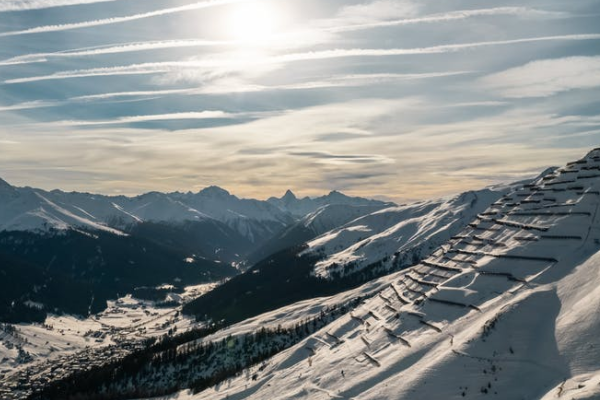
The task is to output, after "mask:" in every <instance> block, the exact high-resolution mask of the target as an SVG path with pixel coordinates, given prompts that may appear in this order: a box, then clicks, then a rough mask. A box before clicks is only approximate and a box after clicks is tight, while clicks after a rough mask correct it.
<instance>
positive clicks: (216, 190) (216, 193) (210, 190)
mask: <svg viewBox="0 0 600 400" xmlns="http://www.w3.org/2000/svg"><path fill="white" fill-rule="evenodd" d="M198 194H201V195H204V196H209V197H229V196H231V194H230V193H229V192H228V191H227V190H225V189H223V188H220V187H218V186H214V185H213V186H209V187H206V188H204V189H202V190H201V191H199V192H198Z"/></svg>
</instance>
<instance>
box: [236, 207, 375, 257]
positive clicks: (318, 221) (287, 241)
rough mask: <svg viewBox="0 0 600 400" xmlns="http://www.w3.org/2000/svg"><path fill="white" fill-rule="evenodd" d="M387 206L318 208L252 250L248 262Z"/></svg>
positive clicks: (304, 241)
mask: <svg viewBox="0 0 600 400" xmlns="http://www.w3.org/2000/svg"><path fill="white" fill-rule="evenodd" d="M386 206H387V205H384V204H379V205H370V206H352V205H344V204H328V205H325V206H322V207H319V208H318V209H317V210H315V211H313V212H311V213H309V214H307V215H306V216H304V217H303V218H301V219H300V220H299V221H298V222H296V223H294V224H292V225H290V226H288V227H287V228H285V229H283V230H282V231H281V232H279V233H277V234H276V235H275V236H273V237H272V238H271V239H269V240H268V241H267V242H266V243H265V244H263V245H262V246H261V247H259V248H258V249H257V250H255V251H254V252H252V253H251V254H250V255H249V256H248V263H250V264H253V263H255V262H258V261H260V260H262V259H263V258H265V257H267V256H269V255H271V254H274V253H276V252H278V251H281V250H284V249H287V248H290V247H294V246H299V245H301V244H303V243H306V242H308V241H310V240H311V239H314V238H315V237H317V236H319V235H320V234H322V233H325V232H327V231H329V230H331V229H334V228H336V227H339V226H341V225H344V224H346V223H348V222H350V221H352V220H355V219H356V218H359V217H361V216H363V215H366V214H370V213H372V212H374V211H377V210H380V209H382V208H384V207H386Z"/></svg>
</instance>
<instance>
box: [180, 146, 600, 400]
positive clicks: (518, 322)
mask: <svg viewBox="0 0 600 400" xmlns="http://www.w3.org/2000/svg"><path fill="white" fill-rule="evenodd" d="M599 208H600V150H594V151H592V152H591V153H589V154H588V155H587V157H585V158H584V159H582V160H579V161H577V162H575V163H571V164H569V165H568V166H567V167H565V168H562V169H560V170H558V171H556V172H555V173H554V174H551V175H548V176H546V177H543V178H541V179H539V180H538V181H537V182H536V184H535V185H525V187H521V188H520V189H518V190H516V191H513V192H511V193H510V194H509V195H507V196H504V197H503V198H502V199H501V200H499V201H497V202H495V203H494V204H493V205H492V206H491V207H490V208H488V209H487V210H486V211H485V212H482V213H480V215H479V216H478V217H477V218H476V219H475V221H474V222H473V223H472V224H470V225H469V227H468V228H466V229H464V230H463V231H462V232H460V233H459V234H457V235H455V236H454V237H453V238H451V239H450V240H449V241H448V242H447V243H446V244H444V245H442V246H441V247H440V248H439V249H438V250H436V251H435V252H434V253H433V255H432V256H431V257H429V258H428V259H426V260H424V261H423V262H421V263H420V264H417V265H415V266H413V267H411V268H409V269H408V270H405V271H401V272H398V273H395V274H392V275H389V276H387V277H386V278H383V280H384V281H385V286H384V287H382V288H380V289H378V290H377V293H376V295H374V296H372V297H371V298H370V299H369V300H367V301H365V302H364V303H362V304H361V305H359V306H358V307H357V308H356V309H354V310H353V311H351V312H350V313H348V314H347V315H345V316H342V317H340V318H339V319H337V320H336V321H334V322H333V323H331V324H330V325H328V326H326V327H324V328H323V329H321V330H320V331H318V332H316V333H315V334H313V335H310V336H309V337H307V338H306V339H304V340H302V341H301V342H300V343H298V344H297V345H295V346H293V347H291V348H289V349H287V350H285V351H283V352H281V353H279V354H277V355H276V356H274V357H273V358H272V359H270V360H269V361H268V362H267V363H266V365H264V366H263V367H261V368H260V370H259V369H258V367H253V368H252V371H251V373H252V374H255V375H254V377H255V379H250V377H249V376H250V375H249V374H242V375H240V376H237V377H235V378H232V379H229V380H228V381H225V382H222V383H221V384H219V385H217V386H214V387H212V388H210V389H207V390H205V391H203V392H200V393H198V394H192V393H190V392H189V391H183V392H181V393H178V394H176V395H173V396H171V397H169V398H170V399H179V400H184V399H185V400H188V399H194V400H199V399H211V400H212V399H240V400H241V399H311V400H320V399H331V398H339V399H441V398H443V399H463V398H477V399H481V398H487V397H488V396H489V397H490V398H498V399H544V400H546V399H554V398H568V399H571V398H585V399H598V398H600V385H599V383H600V313H598V310H599V309H600V252H599V251H600V216H599V215H598V209H599ZM361 225H362V226H367V224H355V225H354V226H361ZM360 229H364V228H360ZM360 229H357V230H356V234H360ZM346 231H347V230H346ZM346 231H345V232H346ZM350 232H352V231H350ZM314 246H316V245H314V244H313V247H314ZM322 301H323V300H322V299H316V300H313V301H312V302H313V304H318V303H319V302H322ZM308 303H310V301H309V302H307V304H308ZM271 315H274V314H273V313H271ZM274 316H276V315H274Z"/></svg>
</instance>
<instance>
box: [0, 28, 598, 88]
mask: <svg viewBox="0 0 600 400" xmlns="http://www.w3.org/2000/svg"><path fill="white" fill-rule="evenodd" d="M599 39H600V34H578V35H559V36H540V37H530V38H520V39H510V40H497V41H485V42H472V43H460V44H447V45H439V46H430V47H420V48H412V49H334V50H322V51H313V52H305V53H291V54H284V55H279V56H272V57H265V58H256V59H253V60H247V62H246V63H245V64H240V63H237V62H236V59H235V58H233V59H205V60H197V61H169V62H158V63H144V64H134V65H125V66H115V67H105V68H92V69H85V70H74V71H61V72H57V73H54V74H51V75H39V76H30V77H24V78H15V79H7V80H5V81H4V82H3V83H4V84H17V83H26V82H36V81H43V80H57V79H71V78H82V77H91V76H110V75H140V74H157V73H163V72H169V71H171V70H173V69H186V68H189V69H193V70H197V69H198V68H205V69H209V70H212V69H214V68H218V67H221V68H226V69H227V70H228V71H231V70H236V69H241V70H244V69H246V68H249V67H251V66H252V65H258V66H260V65H268V64H275V65H276V64H285V63H291V62H299V61H311V60H327V59H335V58H348V57H389V56H403V55H419V54H441V53H451V52H458V51H463V50H470V49H476V48H481V47H491V46H505V45H512V44H521V43H535V42H547V41H581V40H599ZM202 73H203V74H206V73H207V72H206V71H204V72H202Z"/></svg>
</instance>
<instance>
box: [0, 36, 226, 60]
mask: <svg viewBox="0 0 600 400" xmlns="http://www.w3.org/2000/svg"><path fill="white" fill-rule="evenodd" d="M236 44H237V42H233V41H225V40H221V41H215V40H197V39H188V40H160V41H148V42H132V43H123V44H117V45H110V46H101V47H92V48H87V49H77V50H71V51H61V52H55V53H34V54H25V55H22V56H17V57H12V58H8V59H6V60H2V61H0V66H2V65H17V64H31V63H40V62H46V61H48V60H49V59H52V58H71V57H86V56H96V55H104V54H119V53H131V52H136V51H147V50H160V49H177V48H185V47H223V46H233V45H236Z"/></svg>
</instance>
